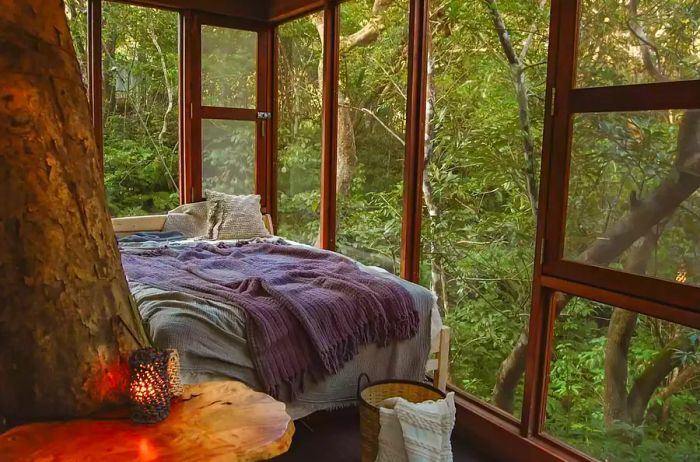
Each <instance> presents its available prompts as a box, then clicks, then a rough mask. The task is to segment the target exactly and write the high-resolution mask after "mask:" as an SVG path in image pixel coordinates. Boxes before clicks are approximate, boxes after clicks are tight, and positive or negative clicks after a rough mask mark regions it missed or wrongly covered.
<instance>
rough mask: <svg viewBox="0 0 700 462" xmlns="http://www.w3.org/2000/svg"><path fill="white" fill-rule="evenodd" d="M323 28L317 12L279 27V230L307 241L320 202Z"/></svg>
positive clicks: (314, 230)
mask: <svg viewBox="0 0 700 462" xmlns="http://www.w3.org/2000/svg"><path fill="white" fill-rule="evenodd" d="M318 21H321V22H320V23H319V22H318ZM317 27H318V28H319V29H320V31H319V30H317ZM322 34H323V24H322V19H321V16H320V15H319V16H314V17H312V18H308V17H307V18H302V19H299V20H296V21H292V22H289V23H286V24H284V25H282V26H280V27H279V28H278V37H279V42H278V44H277V47H278V48H277V49H278V56H279V67H278V75H277V82H278V84H277V85H278V89H279V90H278V124H277V125H278V134H277V137H278V138H277V139H278V152H277V165H278V167H277V194H278V199H277V207H278V211H277V234H279V235H280V236H284V237H286V238H289V239H292V240H295V241H298V242H303V243H305V244H310V245H314V244H316V243H317V241H318V239H319V222H320V206H321V204H320V200H321V196H320V194H321V101H322V98H321V88H320V85H319V82H320V79H321V78H323V76H319V72H320V71H319V69H322V65H320V64H319V63H321V61H322V59H323V56H322V48H323V47H322V42H321V37H322Z"/></svg>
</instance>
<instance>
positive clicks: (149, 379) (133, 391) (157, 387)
mask: <svg viewBox="0 0 700 462" xmlns="http://www.w3.org/2000/svg"><path fill="white" fill-rule="evenodd" d="M169 360H170V353H169V352H167V351H161V350H156V349H155V348H143V349H140V350H136V351H134V352H133V353H132V354H131V356H130V357H129V368H130V369H131V381H130V383H129V397H130V399H131V413H130V417H131V420H132V421H134V422H137V423H157V422H160V421H162V420H164V419H165V418H167V417H168V415H170V379H169V377H168V363H169Z"/></svg>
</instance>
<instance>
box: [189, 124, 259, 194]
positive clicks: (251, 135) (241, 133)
mask: <svg viewBox="0 0 700 462" xmlns="http://www.w3.org/2000/svg"><path fill="white" fill-rule="evenodd" d="M202 187H203V189H204V190H213V191H219V192H223V193H227V194H253V193H254V190H255V122H252V121H247V120H246V121H241V120H202Z"/></svg>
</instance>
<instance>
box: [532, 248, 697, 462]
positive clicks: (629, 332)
mask: <svg viewBox="0 0 700 462" xmlns="http://www.w3.org/2000/svg"><path fill="white" fill-rule="evenodd" d="M642 257H643V258H644V256H642ZM558 297H559V303H560V304H561V305H562V306H564V311H563V312H562V314H561V315H560V316H559V319H558V320H557V323H556V325H555V341H554V352H553V356H552V364H551V372H550V380H549V394H548V396H549V399H548V401H547V419H546V426H545V429H546V431H547V433H549V434H551V435H553V436H555V437H557V438H559V439H561V440H563V441H564V442H566V443H568V444H570V445H571V446H573V447H575V448H577V449H579V450H582V451H584V452H586V453H588V454H590V455H592V456H594V457H596V458H598V459H600V460H608V461H611V462H618V461H676V460H677V461H694V460H697V457H698V454H700V439H699V438H698V437H697V435H698V431H699V430H700V391H699V390H698V386H697V385H698V382H697V380H698V374H700V354H699V351H700V350H699V349H698V346H700V345H699V339H700V332H698V331H696V330H693V329H690V328H687V327H683V326H681V325H678V324H674V323H670V322H666V321H662V320H660V319H656V318H652V317H648V316H643V315H638V314H636V313H633V312H631V311H626V310H623V309H620V308H615V307H611V306H608V305H604V304H601V303H596V302H592V301H589V300H586V299H582V298H576V297H569V296H567V295H563V294H558Z"/></svg>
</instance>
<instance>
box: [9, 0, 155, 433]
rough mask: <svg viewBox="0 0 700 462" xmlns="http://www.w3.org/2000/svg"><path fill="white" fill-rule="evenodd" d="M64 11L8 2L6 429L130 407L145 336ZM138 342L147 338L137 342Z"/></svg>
mask: <svg viewBox="0 0 700 462" xmlns="http://www.w3.org/2000/svg"><path fill="white" fill-rule="evenodd" d="M91 127H92V124H91V121H90V115H89V109H88V103H87V98H86V94H85V90H84V88H83V86H82V83H81V77H80V72H79V70H78V63H77V61H76V57H75V51H74V49H73V44H72V42H71V37H70V34H69V32H68V26H67V23H66V17H65V13H64V11H63V4H62V2H58V1H53V2H46V1H43V0H27V1H22V2H15V1H11V0H0V133H2V134H3V136H2V137H0V197H3V198H5V199H6V200H5V204H4V206H3V212H2V221H1V222H0V290H1V293H2V296H3V297H2V298H3V304H2V308H0V338H1V339H2V345H3V346H2V348H0V377H2V380H0V420H1V419H2V418H5V419H7V421H8V422H9V423H11V424H13V423H17V422H21V421H29V420H44V419H55V418H68V417H75V416H82V415H87V414H90V413H92V412H95V411H98V410H100V409H103V408H105V407H107V406H108V405H109V404H113V403H118V402H122V401H123V399H124V398H125V394H124V391H125V385H126V383H127V380H126V378H127V375H126V374H127V372H128V370H127V368H126V366H125V365H126V362H125V357H126V355H127V354H128V353H129V352H130V351H131V350H132V349H134V348H136V347H137V346H138V344H139V343H143V341H144V340H143V339H144V337H143V336H142V335H143V332H142V329H141V327H140V322H139V321H138V320H137V317H136V316H135V312H134V310H133V308H132V305H131V301H130V296H129V290H128V287H127V284H126V280H125V278H124V273H123V271H122V267H121V262H120V259H119V253H118V250H117V248H116V241H115V238H114V232H113V230H112V227H111V222H110V218H109V215H108V213H107V206H106V199H105V193H104V187H103V184H102V180H101V177H100V176H99V174H98V171H99V170H98V163H97V149H96V145H95V139H94V136H93V132H92V128H91ZM137 338H138V340H137Z"/></svg>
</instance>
